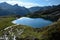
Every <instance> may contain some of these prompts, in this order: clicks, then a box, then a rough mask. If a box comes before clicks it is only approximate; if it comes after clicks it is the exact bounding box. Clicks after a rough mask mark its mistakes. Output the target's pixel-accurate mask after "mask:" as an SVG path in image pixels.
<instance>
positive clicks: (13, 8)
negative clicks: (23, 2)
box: [0, 2, 29, 16]
mask: <svg viewBox="0 0 60 40" xmlns="http://www.w3.org/2000/svg"><path fill="white" fill-rule="evenodd" d="M28 13H29V10H28V9H27V8H25V7H21V6H18V4H15V5H10V4H8V3H6V2H3V3H0V16H2V15H3V16H4V15H21V16H23V15H26V14H28Z"/></svg>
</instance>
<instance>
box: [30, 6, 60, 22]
mask: <svg viewBox="0 0 60 40" xmlns="http://www.w3.org/2000/svg"><path fill="white" fill-rule="evenodd" d="M44 8H45V9H44ZM29 17H33V18H36V17H39V18H44V19H48V20H52V21H57V20H58V19H59V18H60V5H55V6H48V7H43V8H42V10H41V9H40V10H38V11H35V12H34V13H33V14H29Z"/></svg>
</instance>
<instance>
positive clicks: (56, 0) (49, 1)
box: [0, 0, 60, 8]
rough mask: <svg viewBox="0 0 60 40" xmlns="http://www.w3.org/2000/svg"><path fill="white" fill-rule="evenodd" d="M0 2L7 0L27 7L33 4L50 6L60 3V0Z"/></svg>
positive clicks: (12, 1)
mask: <svg viewBox="0 0 60 40" xmlns="http://www.w3.org/2000/svg"><path fill="white" fill-rule="evenodd" d="M0 2H7V3H9V4H12V5H14V4H18V5H20V6H24V7H27V8H29V7H33V6H48V5H58V4H60V0H0Z"/></svg>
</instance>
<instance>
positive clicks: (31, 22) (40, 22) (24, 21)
mask: <svg viewBox="0 0 60 40" xmlns="http://www.w3.org/2000/svg"><path fill="white" fill-rule="evenodd" d="M12 23H14V24H21V25H27V26H31V27H34V28H40V27H44V26H48V25H50V24H51V23H52V22H51V21H49V20H44V19H43V18H28V17H21V18H19V19H17V20H14V21H12Z"/></svg>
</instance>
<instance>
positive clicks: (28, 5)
mask: <svg viewBox="0 0 60 40" xmlns="http://www.w3.org/2000/svg"><path fill="white" fill-rule="evenodd" d="M6 2H7V3H9V4H12V5H14V4H18V5H20V6H24V7H27V8H29V7H32V6H43V5H39V4H37V3H31V2H30V3H29V2H21V1H6Z"/></svg>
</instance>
